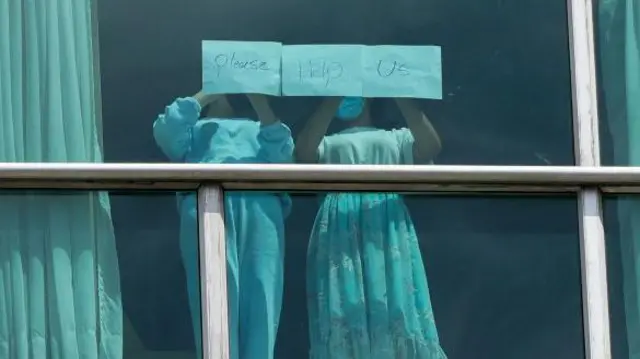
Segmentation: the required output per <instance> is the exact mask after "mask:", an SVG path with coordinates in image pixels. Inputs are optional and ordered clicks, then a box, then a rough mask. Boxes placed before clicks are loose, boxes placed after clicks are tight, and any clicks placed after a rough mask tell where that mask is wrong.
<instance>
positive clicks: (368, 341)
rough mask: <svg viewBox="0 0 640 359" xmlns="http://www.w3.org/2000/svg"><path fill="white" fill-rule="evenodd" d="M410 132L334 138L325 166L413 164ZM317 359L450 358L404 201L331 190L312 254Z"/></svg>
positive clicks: (352, 132) (324, 146)
mask: <svg viewBox="0 0 640 359" xmlns="http://www.w3.org/2000/svg"><path fill="white" fill-rule="evenodd" d="M413 142H414V140H413V136H412V134H411V132H410V131H409V130H408V129H406V128H403V129H399V130H392V131H386V130H380V129H376V128H370V127H354V128H350V129H347V130H345V131H342V132H339V133H337V134H335V135H331V136H326V137H325V138H324V139H323V141H322V142H321V144H320V147H319V150H318V154H319V159H320V162H321V163H336V164H338V163H339V164H411V163H412V162H413ZM307 297H308V304H309V305H308V306H309V325H310V340H311V358H312V359H444V358H446V355H445V353H444V351H443V350H442V348H441V347H440V343H439V339H438V333H437V330H436V324H435V320H434V316H433V309H432V307H431V299H430V297H429V288H428V285H427V276H426V273H425V269H424V266H423V263H422V258H421V254H420V249H419V247H418V239H417V235H416V231H415V229H414V226H413V223H412V221H411V218H410V217H409V213H408V211H407V208H406V206H405V205H404V203H403V200H402V197H401V196H400V195H398V194H393V193H331V194H328V195H327V196H326V197H325V198H324V200H323V203H322V205H321V208H320V211H319V212H318V215H317V217H316V220H315V224H314V227H313V230H312V234H311V239H310V243H309V250H308V255H307Z"/></svg>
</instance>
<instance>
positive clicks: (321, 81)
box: [282, 45, 364, 96]
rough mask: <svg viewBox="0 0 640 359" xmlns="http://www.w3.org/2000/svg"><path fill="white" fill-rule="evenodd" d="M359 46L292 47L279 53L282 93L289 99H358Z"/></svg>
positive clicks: (360, 66)
mask: <svg viewBox="0 0 640 359" xmlns="http://www.w3.org/2000/svg"><path fill="white" fill-rule="evenodd" d="M363 47H364V46H362V45H295V46H285V47H284V49H283V51H282V92H283V94H285V95H289V96H360V95H361V94H362V76H361V71H362V63H361V56H362V48H363Z"/></svg>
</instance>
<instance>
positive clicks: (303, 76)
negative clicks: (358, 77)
mask: <svg viewBox="0 0 640 359" xmlns="http://www.w3.org/2000/svg"><path fill="white" fill-rule="evenodd" d="M343 73H344V67H343V66H342V64H341V63H339V62H336V61H326V60H321V59H317V60H309V61H298V74H299V80H300V83H303V82H305V80H314V79H319V80H322V81H323V82H324V85H325V87H329V84H330V83H331V81H334V80H337V79H339V78H340V77H342V74H343Z"/></svg>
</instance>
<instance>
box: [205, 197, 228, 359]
mask: <svg viewBox="0 0 640 359" xmlns="http://www.w3.org/2000/svg"><path fill="white" fill-rule="evenodd" d="M198 241H199V262H200V267H199V268H200V297H201V303H202V304H201V308H202V316H201V318H202V321H201V322H202V353H203V357H204V359H228V358H229V325H228V322H229V320H228V309H227V261H226V246H225V244H226V242H225V226H224V192H223V189H222V186H220V185H215V184H203V185H202V186H201V187H200V188H199V189H198Z"/></svg>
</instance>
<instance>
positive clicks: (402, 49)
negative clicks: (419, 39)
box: [362, 45, 442, 99]
mask: <svg viewBox="0 0 640 359" xmlns="http://www.w3.org/2000/svg"><path fill="white" fill-rule="evenodd" d="M362 58H363V78H364V79H363V83H364V84H363V96H364V97H413V98H430V99H442V58H441V50H440V47H439V46H390V45H385V46H368V47H366V48H365V49H364V51H363V56H362Z"/></svg>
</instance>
